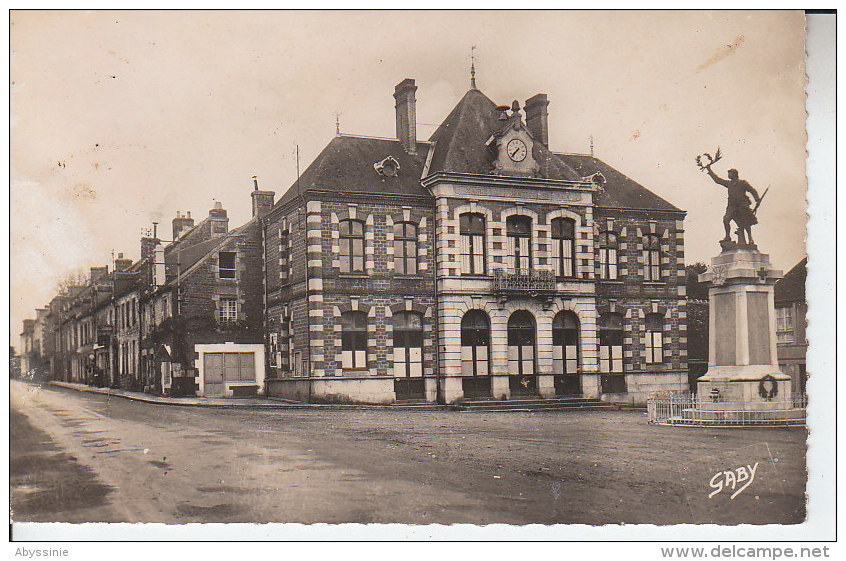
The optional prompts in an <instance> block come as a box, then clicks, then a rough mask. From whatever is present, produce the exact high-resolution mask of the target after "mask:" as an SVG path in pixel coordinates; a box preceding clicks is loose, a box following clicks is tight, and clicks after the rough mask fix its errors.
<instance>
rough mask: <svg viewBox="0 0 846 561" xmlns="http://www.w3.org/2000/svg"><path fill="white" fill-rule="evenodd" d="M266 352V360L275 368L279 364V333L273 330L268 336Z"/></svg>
mask: <svg viewBox="0 0 846 561" xmlns="http://www.w3.org/2000/svg"><path fill="white" fill-rule="evenodd" d="M267 351H268V353H269V354H270V356H269V357H268V362H269V363H270V366H271V368H275V367H277V366H279V357H278V353H279V334H278V333H275V332H271V333H270V334H269V336H268V349H267Z"/></svg>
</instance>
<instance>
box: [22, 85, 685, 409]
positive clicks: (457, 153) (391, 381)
mask: <svg viewBox="0 0 846 561" xmlns="http://www.w3.org/2000/svg"><path fill="white" fill-rule="evenodd" d="M416 95H417V86H416V84H415V82H414V80H411V79H406V80H403V81H402V82H400V83H399V84H398V85H397V86H396V88H395V91H394V99H395V110H396V115H395V117H396V130H397V135H396V138H375V137H365V136H354V135H342V134H340V133H338V134H337V135H336V137H335V138H333V139H332V140H331V141H330V142H329V144H328V145H327V146H326V147H325V148H324V149H323V151H322V152H321V153H320V154H319V155H318V156H317V157H316V158H315V160H314V161H313V162H312V163H311V164H310V165H309V166H308V168H307V169H306V170H305V171H304V172H303V173H302V175H300V176H299V177H298V178H297V180H296V182H295V183H294V185H292V186H291V187H290V188H289V189H288V190H287V192H286V193H285V194H284V195H283V196H282V197H281V198H280V199H279V200H278V201H275V200H274V197H275V194H274V192H272V191H263V190H260V189H259V186H258V183H257V181H255V180H254V184H253V191H252V194H251V197H252V208H253V212H252V214H253V216H252V218H251V220H250V221H248V222H247V223H246V224H244V225H243V226H241V227H239V228H235V229H230V228H229V218H228V215H227V212H226V210H225V209H224V208H223V207H222V205H221V204H220V203H215V205H214V207H213V208H212V209H211V210H210V211H209V214H208V216H207V217H206V218H204V219H203V220H201V221H199V222H198V223H196V224H195V221H194V219H193V218H191V215H190V213H188V214H187V215H182V214H180V213H177V216H176V218H175V219H174V220H173V223H172V226H173V236H172V240H170V241H163V240H160V239H159V238H158V236H157V232H156V231H155V229H154V231H153V232H152V235H151V236H147V237H144V238H142V240H141V258H140V259H139V260H138V261H136V262H133V261H132V260H129V259H122V256H120V257H119V259H117V260H115V267H114V268H115V271H114V272H113V273H112V274H111V275H108V274H107V273H108V271H107V270H106V271H105V273H106V274H105V275H103V274H101V273H102V272H101V271H98V273H97V275H96V276H95V274H94V269H92V278H91V280H90V282H88V283H86V285H85V286H74V287H70V288H69V289H68V290H67V291H65V292H63V293H62V294H60V295H59V296H57V297H56V298H55V299H54V300H53V301H52V302H51V304H50V306H48V308H47V310H46V311H45V316H44V317H45V318H49V321H50V322H52V323H51V327H50V330H51V331H52V333H51V336H52V337H53V339H52V341H53V342H54V344H53V348H52V350H51V353H50V355H51V356H50V357H49V363H50V369H51V372H52V377H53V378H54V379H57V380H65V381H76V382H84V383H98V384H102V383H107V384H110V385H113V386H120V387H124V388H127V389H134V390H142V391H149V392H155V393H160V394H166V395H201V396H240V395H260V394H264V393H267V394H268V395H271V396H279V397H284V398H289V399H296V400H302V401H313V402H320V401H322V402H369V403H390V402H394V401H404V400H418V401H426V402H440V403H454V402H456V401H459V400H462V399H471V398H493V399H515V398H521V397H532V398H553V397H556V396H568V395H580V396H586V397H591V398H598V399H604V400H611V401H616V402H627V403H632V404H644V403H645V401H646V398H647V396H648V395H649V394H650V393H652V392H655V391H662V390H684V389H686V388H687V384H688V368H687V350H686V347H687V331H686V305H685V280H686V277H685V268H684V217H685V212H684V211H682V210H680V209H678V208H676V207H675V206H673V205H672V204H670V203H669V202H667V201H665V200H663V199H662V198H660V197H658V196H657V195H655V194H654V193H652V192H651V191H649V190H648V189H646V188H645V187H643V186H642V185H640V184H638V183H637V182H635V181H634V180H632V179H631V178H629V177H627V176H626V175H624V174H623V173H621V172H619V171H617V170H616V169H614V168H613V167H611V166H609V165H608V164H606V163H605V162H603V161H601V160H599V159H598V158H596V157H594V156H593V155H592V154H590V155H588V154H572V153H566V152H560V151H554V150H553V149H552V147H550V146H549V130H550V125H549V117H548V105H549V101H548V99H547V96H546V95H545V94H537V95H535V96H533V97H531V98H529V99H528V100H527V101H526V103H525V108H524V109H521V107H520V104H519V103H518V102H517V101H515V102H513V103H512V104H511V105H510V107H509V106H504V105H498V104H497V103H494V102H493V101H492V100H490V99H489V98H488V97H487V96H485V95H484V94H483V93H482V92H481V91H479V90H478V89H477V88H476V87H475V84H473V85H472V87H471V89H470V90H469V91H468V92H467V93H466V94H465V95H464V96H463V97H462V99H461V100H460V101H459V102H458V104H457V105H456V106H455V108H454V109H453V110H452V111H451V112H450V114H449V115H447V116H446V118H445V119H444V120H443V122H442V123H441V124H440V125H439V126H438V127H437V129H436V131H435V133H434V134H433V135H432V136H431V137H430V138H429V139H428V140H426V141H421V140H418V139H417V127H416ZM98 279H99V280H98ZM39 317H41V316H39ZM35 323H36V322H33V324H32V325H29V324H25V326H24V334H22V337H23V339H22V353H21V354H22V356H23V355H25V354H26V352H27V349H32V348H34V346H35V345H36V343H35V339H37V337H35V333H36V331H37V330H36V326H35ZM30 355H32V352H31V351H30ZM32 356H34V355H32Z"/></svg>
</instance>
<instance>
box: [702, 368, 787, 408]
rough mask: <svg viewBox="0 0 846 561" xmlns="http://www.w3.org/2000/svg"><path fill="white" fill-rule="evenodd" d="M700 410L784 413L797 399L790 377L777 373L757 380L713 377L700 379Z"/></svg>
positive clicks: (706, 376)
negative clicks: (780, 410)
mask: <svg viewBox="0 0 846 561" xmlns="http://www.w3.org/2000/svg"><path fill="white" fill-rule="evenodd" d="M696 389H697V395H698V397H699V400H698V403H699V408H700V409H702V410H711V411H720V410H723V411H728V410H732V411H767V410H774V409H783V408H784V407H785V402H786V401H789V400H791V399H792V398H793V388H792V382H791V380H790V376H787V375H784V374H781V373H780V372H774V373H771V374H767V375H765V376H761V377H758V378H756V379H743V378H722V377H716V376H714V377H710V376H708V375H707V374H706V375H705V376H703V377H702V378H700V379H699V381H698V383H697V386H696Z"/></svg>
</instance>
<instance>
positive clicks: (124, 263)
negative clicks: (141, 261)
mask: <svg viewBox="0 0 846 561" xmlns="http://www.w3.org/2000/svg"><path fill="white" fill-rule="evenodd" d="M130 267H132V259H125V258H124V257H123V253H118V256H117V259H115V271H118V272H120V271H125V270H127V269H128V268H130Z"/></svg>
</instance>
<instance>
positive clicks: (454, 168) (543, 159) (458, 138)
mask: <svg viewBox="0 0 846 561" xmlns="http://www.w3.org/2000/svg"><path fill="white" fill-rule="evenodd" d="M496 107H497V106H496V104H495V103H494V102H493V101H491V100H490V99H488V97H487V96H486V95H485V94H483V93H482V92H480V91H479V90H475V89H474V90H470V91H468V92H467V93H466V94H464V97H463V98H461V101H459V102H458V105H456V106H455V109H453V110H452V112H451V113H450V114H449V115H448V116H447V118H446V119H444V122H443V123H441V125H440V126H439V127H438V128H437V130H435V133H434V134H433V135H432V137H431V138H430V139H429V141H430V142H436V143H437V144H436V145H435V153H434V155H433V156H432V163H431V165H430V167H429V173H430V174H432V173H437V172H439V171H446V172H457V173H478V174H488V173H490V171H491V168H492V167H493V161H494V154H493V153H492V152H491V151H490V150H489V149H488V147H487V146H485V142H487V141H488V139H489V138H490V137H491V135H493V134H494V133H496V132H499V131H500V130H502V129H503V127H504V126H505V125H506V123H507V121H500V120H499V112H498V111H497V110H496ZM532 156H533V157H534V158H535V161H537V162H538V164H539V165H540V176H541V177H543V178H545V179H565V180H571V181H578V180H580V179H581V176H580V175H579V174H578V173H577V172H576V171H574V170H573V169H572V168H570V167H569V166H568V165H567V164H566V163H564V162H563V161H561V160H560V159H559V158H557V157H555V155H554V154H553V153H552V152H550V151H549V150H548V149H547V148H546V147H545V146H544V145H543V144H541V143H540V142H537V141H536V142H535V143H534V147H533V148H532Z"/></svg>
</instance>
